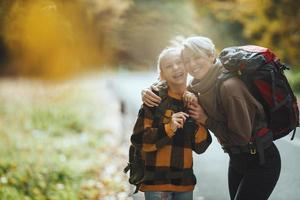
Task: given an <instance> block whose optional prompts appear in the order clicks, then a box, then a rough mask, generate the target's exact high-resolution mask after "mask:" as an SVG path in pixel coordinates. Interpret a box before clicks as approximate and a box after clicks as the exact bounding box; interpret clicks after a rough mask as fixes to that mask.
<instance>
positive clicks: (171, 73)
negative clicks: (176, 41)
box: [160, 50, 187, 85]
mask: <svg viewBox="0 0 300 200" xmlns="http://www.w3.org/2000/svg"><path fill="white" fill-rule="evenodd" d="M160 64H161V76H162V78H163V79H164V80H166V81H167V82H168V83H169V84H175V85H181V84H184V85H186V79H187V70H186V69H185V67H184V64H183V60H182V57H181V52H180V50H178V51H177V50H174V51H171V52H169V53H168V54H167V55H166V56H164V57H163V58H162V60H161V63H160Z"/></svg>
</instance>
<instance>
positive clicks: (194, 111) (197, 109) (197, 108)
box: [188, 102, 208, 125]
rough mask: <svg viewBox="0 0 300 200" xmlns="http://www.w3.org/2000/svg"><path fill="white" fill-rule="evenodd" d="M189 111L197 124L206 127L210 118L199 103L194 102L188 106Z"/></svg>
mask: <svg viewBox="0 0 300 200" xmlns="http://www.w3.org/2000/svg"><path fill="white" fill-rule="evenodd" d="M188 111H189V115H190V117H192V118H193V119H194V120H195V121H196V122H197V124H201V125H205V123H206V120H207V118H208V117H207V115H206V113H205V111H204V110H203V108H202V107H201V105H199V103H195V102H192V103H191V104H190V105H188Z"/></svg>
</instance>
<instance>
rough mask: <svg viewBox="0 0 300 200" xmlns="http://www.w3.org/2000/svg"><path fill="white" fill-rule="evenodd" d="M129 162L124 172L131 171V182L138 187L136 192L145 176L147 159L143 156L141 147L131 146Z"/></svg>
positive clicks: (136, 190)
mask: <svg viewBox="0 0 300 200" xmlns="http://www.w3.org/2000/svg"><path fill="white" fill-rule="evenodd" d="M128 155H129V162H128V164H127V166H126V167H125V168H124V170H123V171H124V173H125V174H126V173H127V172H128V171H129V180H128V181H129V183H130V184H132V185H134V186H135V187H136V189H135V191H134V194H135V193H137V192H138V190H139V187H140V184H141V182H142V180H143V178H144V167H145V161H144V160H143V158H142V152H141V150H140V149H138V148H136V147H135V146H133V145H130V147H129V154H128Z"/></svg>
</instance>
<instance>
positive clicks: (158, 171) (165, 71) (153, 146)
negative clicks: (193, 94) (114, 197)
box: [131, 47, 211, 200]
mask: <svg viewBox="0 0 300 200" xmlns="http://www.w3.org/2000/svg"><path fill="white" fill-rule="evenodd" d="M158 70H159V74H160V79H161V80H163V81H164V84H162V85H161V86H160V87H159V89H158V94H159V95H160V97H161V98H162V99H163V100H162V102H161V105H160V106H159V107H157V108H155V109H153V108H149V107H147V106H145V105H142V107H141V109H140V111H139V115H138V119H137V121H136V124H135V127H134V131H133V135H132V136H131V142H132V144H133V145H134V147H136V148H137V149H141V151H142V157H143V159H144V161H145V169H144V178H143V181H142V184H141V186H140V188H139V189H140V191H143V192H145V199H146V200H154V199H176V200H192V199H193V190H194V186H195V184H196V178H195V175H194V173H193V169H192V167H193V159H192V151H195V152H196V153H203V152H204V151H205V150H206V149H207V147H208V146H209V144H210V143H211V137H210V135H209V133H208V130H207V129H205V128H204V127H203V126H200V125H199V126H197V125H196V124H195V123H194V122H193V121H191V119H190V118H189V116H188V114H186V113H185V112H184V111H185V106H184V102H183V99H182V96H183V94H184V92H185V90H186V80H187V71H186V69H185V67H184V64H183V61H182V58H181V51H180V49H179V48H176V47H172V48H166V49H165V50H163V51H162V53H161V54H160V56H159V59H158Z"/></svg>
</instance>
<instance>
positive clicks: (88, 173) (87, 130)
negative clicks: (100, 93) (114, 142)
mask: <svg viewBox="0 0 300 200" xmlns="http://www.w3.org/2000/svg"><path fill="white" fill-rule="evenodd" d="M45 87H46V86H45ZM27 89H28V88H27ZM44 89H45V90H50V91H49V94H48V92H47V93H41V94H40V93H38V92H35V90H34V89H30V90H28V92H26V88H24V90H25V93H23V96H22V97H18V96H15V97H13V96H12V97H10V95H9V94H8V93H5V92H3V91H2V93H1V90H0V136H1V139H0V199H5V200H10V199H11V200H19V199H24V200H73V199H98V198H99V197H100V196H101V191H100V189H99V187H97V184H99V183H101V181H103V180H100V179H99V171H100V170H101V169H102V168H103V167H104V166H103V165H105V156H104V155H103V153H102V152H104V151H105V148H107V147H106V144H105V142H104V141H103V136H104V135H105V133H106V132H105V130H103V129H101V127H99V124H98V122H99V121H97V120H99V119H101V117H102V115H103V113H102V111H101V107H103V105H101V103H103V102H101V101H98V102H97V100H96V101H95V99H93V98H94V96H93V94H91V93H89V92H86V90H85V89H84V88H81V89H80V88H76V89H74V87H72V88H71V89H68V90H63V91H59V92H53V91H52V94H51V88H50V89H49V88H48V87H46V88H44ZM50 94H51V95H50ZM95 102H96V103H95ZM106 181H107V180H106ZM91 183H93V184H91ZM101 184H106V185H108V186H109V184H112V185H114V183H113V182H109V181H108V182H104V183H101ZM110 187H111V188H114V187H117V188H115V189H116V190H117V191H120V190H122V188H120V186H110Z"/></svg>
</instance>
